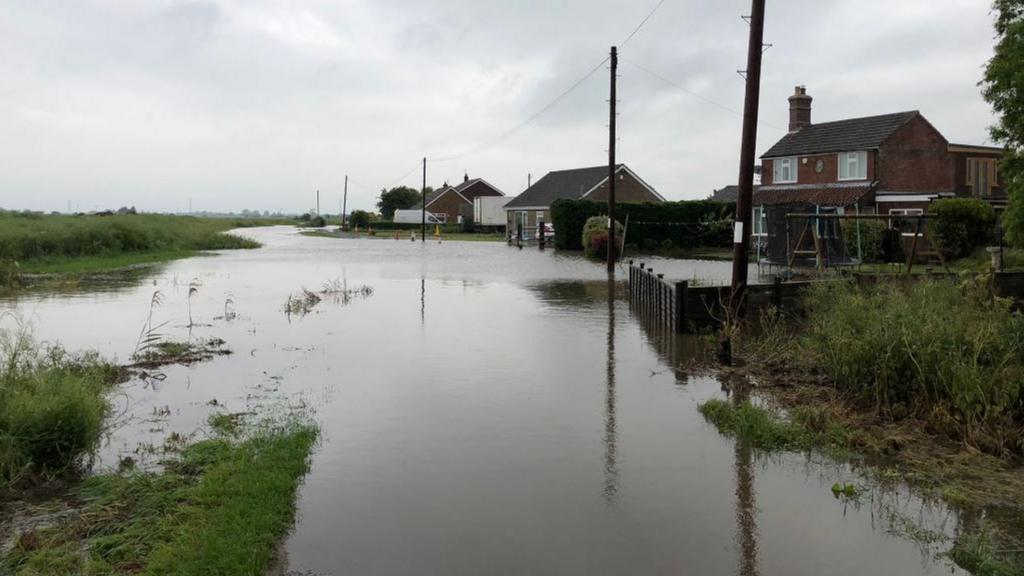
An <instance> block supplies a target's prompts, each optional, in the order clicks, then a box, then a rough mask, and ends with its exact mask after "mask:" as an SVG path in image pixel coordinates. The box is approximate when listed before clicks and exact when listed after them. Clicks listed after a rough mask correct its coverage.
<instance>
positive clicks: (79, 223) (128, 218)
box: [0, 212, 272, 284]
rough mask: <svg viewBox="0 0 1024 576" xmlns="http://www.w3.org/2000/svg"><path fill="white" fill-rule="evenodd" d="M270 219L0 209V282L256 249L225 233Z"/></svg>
mask: <svg viewBox="0 0 1024 576" xmlns="http://www.w3.org/2000/svg"><path fill="white" fill-rule="evenodd" d="M271 222H272V221H261V220H238V219H231V218H196V217H191V216H167V215H160V214H125V215H114V216H89V215H77V216H63V215H55V216H44V215H38V214H22V213H12V212H0V280H3V281H4V283H6V284H11V283H13V282H15V281H16V280H17V274H18V273H81V272H91V271H97V270H110V269H115V268H120V267H124V266H128V265H133V264H140V263H146V262H166V261H168V260H173V259H176V258H184V257H187V256H192V255H194V254H195V253H196V252H198V251H202V250H224V249H233V248H256V247H258V246H259V244H258V243H257V242H254V241H252V240H249V239H247V238H242V237H241V236H235V235H232V234H226V233H225V232H226V231H228V230H231V229H233V228H238V227H245V226H253V225H258V224H268V223H271Z"/></svg>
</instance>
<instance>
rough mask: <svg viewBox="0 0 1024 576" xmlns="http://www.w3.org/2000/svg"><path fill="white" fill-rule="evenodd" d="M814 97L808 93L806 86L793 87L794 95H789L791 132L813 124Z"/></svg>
mask: <svg viewBox="0 0 1024 576" xmlns="http://www.w3.org/2000/svg"><path fill="white" fill-rule="evenodd" d="M813 100H814V99H813V98H811V97H810V96H808V95H807V87H806V86H797V87H795V88H794V89H793V95H792V96H790V97H789V132H790V134H792V133H793V132H797V131H799V130H800V129H801V128H803V127H804V126H810V125H811V101H813Z"/></svg>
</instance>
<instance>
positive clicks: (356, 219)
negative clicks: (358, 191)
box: [348, 210, 373, 229]
mask: <svg viewBox="0 0 1024 576" xmlns="http://www.w3.org/2000/svg"><path fill="white" fill-rule="evenodd" d="M372 221H373V219H372V214H370V213H369V212H367V211H366V210H353V211H352V213H351V214H349V215H348V224H349V226H350V227H352V228H355V227H357V226H358V227H359V228H363V229H365V228H366V227H367V226H369V225H370V223H371V222H372Z"/></svg>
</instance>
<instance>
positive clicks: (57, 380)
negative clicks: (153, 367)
mask: <svg viewBox="0 0 1024 576" xmlns="http://www.w3.org/2000/svg"><path fill="white" fill-rule="evenodd" d="M119 377H120V369H119V368H118V367H116V366H113V365H111V364H108V363H106V362H103V361H102V360H100V359H99V358H98V357H97V356H96V355H95V354H91V353H90V354H83V355H76V356H73V355H69V354H67V353H66V352H64V350H62V349H61V348H57V347H51V348H45V349H41V348H40V347H39V346H38V345H36V344H35V343H33V342H32V340H31V338H30V337H29V336H28V334H27V332H26V331H24V330H20V331H17V332H13V333H12V332H0V489H3V488H5V487H7V486H8V485H10V484H11V483H15V482H17V481H18V480H19V479H21V478H24V477H26V476H35V475H36V474H40V473H41V474H53V473H58V472H61V471H64V470H66V469H68V468H69V467H71V466H73V465H74V464H75V463H76V462H77V461H78V459H79V458H80V457H81V456H82V455H83V454H84V453H86V452H88V451H90V450H92V449H93V448H94V447H95V446H96V443H97V442H98V441H99V437H100V433H101V432H102V430H103V421H104V418H105V417H106V416H107V413H108V411H109V409H110V406H109V404H108V402H107V401H106V399H105V397H104V392H105V391H106V390H107V389H108V388H109V387H110V386H111V384H113V383H114V382H116V381H117V380H118V378H119Z"/></svg>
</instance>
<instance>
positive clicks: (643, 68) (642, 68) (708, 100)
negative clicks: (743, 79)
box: [619, 56, 783, 130]
mask: <svg viewBox="0 0 1024 576" xmlns="http://www.w3.org/2000/svg"><path fill="white" fill-rule="evenodd" d="M619 58H620V59H622V61H623V62H626V63H627V64H630V65H632V66H634V67H636V68H637V69H639V70H640V71H642V72H645V73H647V74H649V75H651V76H653V77H654V78H657V79H658V80H661V81H662V82H664V83H666V84H668V85H669V86H672V87H673V88H676V89H677V90H681V91H682V92H685V93H686V94H689V95H690V96H693V97H694V98H697V99H698V100H701V101H703V102H705V103H707V104H710V105H712V106H714V107H716V108H720V109H722V110H725V111H726V112H729V113H730V114H733V115H735V116H738V117H742V116H743V113H742V112H740V111H739V110H736V109H735V108H730V107H728V106H726V105H725V104H722V103H720V102H716V101H714V100H712V99H711V98H708V97H707V96H703V95H701V94H698V93H697V92H694V91H693V90H690V89H688V88H684V87H683V86H681V85H680V84H677V83H676V82H673V81H672V80H669V79H668V78H666V77H664V76H662V75H661V74H658V73H657V72H655V71H654V70H651V69H650V68H647V67H646V66H644V65H643V64H639V63H637V62H634V61H632V60H630V59H629V58H625V57H623V56H619ZM758 124H763V125H764V126H768V127H770V128H775V129H776V130H783V128H782V127H780V126H776V125H775V124H769V123H768V122H764V121H759V122H758Z"/></svg>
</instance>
